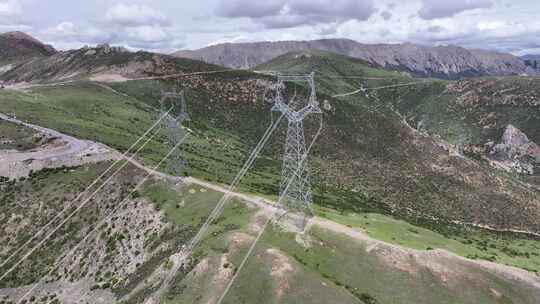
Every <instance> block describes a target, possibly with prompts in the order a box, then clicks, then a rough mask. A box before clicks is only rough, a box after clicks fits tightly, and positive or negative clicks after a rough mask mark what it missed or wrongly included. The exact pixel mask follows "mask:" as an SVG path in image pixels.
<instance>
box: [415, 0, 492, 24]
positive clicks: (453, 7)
mask: <svg viewBox="0 0 540 304" xmlns="http://www.w3.org/2000/svg"><path fill="white" fill-rule="evenodd" d="M492 6H493V2H492V0H422V8H421V9H420V11H419V12H418V15H419V16H420V18H422V19H426V20H431V19H439V18H446V17H452V16H454V15H456V14H459V13H461V12H464V11H468V10H473V9H479V8H489V7H492Z"/></svg>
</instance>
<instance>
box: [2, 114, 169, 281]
mask: <svg viewBox="0 0 540 304" xmlns="http://www.w3.org/2000/svg"><path fill="white" fill-rule="evenodd" d="M171 110H172V107H171V108H170V109H169V111H167V112H166V113H165V114H164V115H162V116H161V117H160V118H159V119H158V120H157V121H156V122H155V123H154V124H153V125H152V126H151V127H150V128H148V130H146V132H144V133H143V135H141V136H140V137H139V138H138V139H137V140H136V141H135V142H134V143H133V144H132V145H131V146H130V147H129V148H128V150H127V151H126V152H124V154H123V155H122V157H121V158H120V159H118V160H116V161H115V162H114V163H113V164H111V165H110V166H109V167H108V168H107V169H106V170H105V171H104V172H103V173H101V174H100V176H98V177H97V178H96V179H94V180H93V181H92V183H91V184H90V185H89V186H88V187H86V189H84V190H83V191H82V192H80V193H79V195H78V196H77V197H76V198H75V199H74V200H72V201H71V202H70V203H69V204H68V205H67V206H66V207H64V209H62V210H61V211H60V212H59V213H57V214H56V216H55V217H54V218H53V219H52V220H50V221H49V222H48V223H47V224H46V225H45V226H43V227H42V228H40V230H38V232H37V233H35V234H34V235H33V236H32V237H31V238H30V239H29V240H28V241H26V242H25V243H24V244H23V245H21V246H20V247H19V248H17V249H16V250H15V251H14V252H13V253H12V254H11V255H10V256H9V257H8V258H7V259H6V260H4V261H3V262H2V264H0V268H1V267H3V266H5V265H6V264H7V263H8V262H9V261H10V260H11V259H12V258H13V257H15V255H17V253H18V252H19V251H21V250H22V249H23V248H24V247H26V246H27V245H29V244H30V243H31V242H32V241H34V240H35V239H36V238H37V237H38V236H39V235H41V234H42V233H43V232H44V230H45V229H47V227H49V226H50V225H52V223H53V222H54V221H55V220H57V219H59V218H60V217H62V215H63V214H64V212H66V211H67V210H68V209H69V208H70V207H71V206H72V205H73V204H74V203H75V202H76V201H78V200H79V199H80V198H82V196H83V195H84V194H85V193H86V192H87V191H88V190H90V188H91V187H93V186H94V185H96V184H97V183H98V181H100V180H101V179H102V178H103V177H105V175H106V174H107V173H109V171H111V170H112V168H114V167H115V166H116V165H117V164H118V163H120V162H121V161H122V160H123V159H124V158H125V157H126V156H127V155H128V154H129V153H130V152H131V150H132V149H133V148H135V147H136V146H137V145H138V144H139V143H140V141H141V140H142V139H143V138H144V137H146V136H147V135H148V134H149V133H150V132H152V130H153V129H155V128H156V127H157V126H158V125H159V124H160V122H161V121H162V120H163V119H164V118H165V117H166V115H168V113H169V112H170V111H171ZM154 135H155V134H154ZM143 147H144V146H143ZM140 150H141V148H139V149H138V151H137V152H135V154H133V155H132V156H131V157H133V156H134V155H136V154H137V153H138V152H139V151H140ZM122 168H123V167H120V168H119V169H117V170H116V171H115V172H114V173H113V175H111V177H112V176H114V175H115V174H117V173H118V172H119V171H120V170H121V169H122ZM109 178H110V177H109ZM102 186H103V185H102ZM99 189H101V188H98V190H99ZM98 190H96V192H97V191H98ZM96 192H94V193H93V194H92V195H91V196H90V198H88V200H89V199H91V198H92V197H93V195H94V194H95V193H96ZM4 277H5V275H3V276H2V277H0V280H1V279H3V278H4Z"/></svg>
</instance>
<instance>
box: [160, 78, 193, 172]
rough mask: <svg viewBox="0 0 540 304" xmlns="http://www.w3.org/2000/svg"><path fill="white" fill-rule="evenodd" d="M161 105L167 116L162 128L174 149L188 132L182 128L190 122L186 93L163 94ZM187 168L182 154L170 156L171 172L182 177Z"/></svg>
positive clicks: (177, 153)
mask: <svg viewBox="0 0 540 304" xmlns="http://www.w3.org/2000/svg"><path fill="white" fill-rule="evenodd" d="M159 103H160V105H161V115H162V116H163V115H165V118H164V119H163V122H162V125H161V127H162V128H163V129H165V132H166V134H167V141H168V144H169V145H170V146H173V147H174V146H176V145H177V144H178V143H179V142H180V141H181V140H182V139H183V138H184V137H185V135H186V131H185V130H184V129H183V128H182V123H183V122H184V121H187V120H189V115H188V114H187V107H186V101H185V98H184V91H181V92H180V93H178V92H176V90H175V89H174V90H173V91H171V92H161V99H160V101H159ZM186 167H187V162H186V160H185V159H184V158H183V157H182V155H181V152H180V151H179V150H176V152H175V153H174V154H173V155H171V156H170V169H171V171H173V172H174V174H176V175H182V174H183V172H184V170H185V169H186Z"/></svg>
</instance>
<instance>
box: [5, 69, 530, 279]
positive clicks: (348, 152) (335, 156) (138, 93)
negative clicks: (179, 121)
mask: <svg viewBox="0 0 540 304" xmlns="http://www.w3.org/2000/svg"><path fill="white" fill-rule="evenodd" d="M332 65H333V64H332V62H330V66H332ZM334 66H338V67H340V66H343V65H335V64H334ZM349 68H351V69H355V71H357V72H360V70H366V75H368V76H374V75H373V74H371V73H379V74H384V75H386V74H385V73H388V72H385V71H377V70H372V69H369V68H365V67H364V66H363V65H359V66H355V65H351V67H349ZM336 73H337V72H336ZM379 76H380V75H379ZM232 77H236V78H239V79H244V78H249V77H251V76H250V75H249V74H246V73H244V72H238V73H236V75H234V76H219V77H217V76H216V77H212V78H210V79H213V80H216V79H217V80H219V81H227V80H230V79H231V78H232ZM354 81H356V80H354ZM170 85H171V84H170V83H163V82H157V81H135V82H126V83H119V84H116V85H114V88H115V89H117V90H120V91H122V92H126V93H128V94H129V95H131V96H134V97H136V99H135V98H132V97H125V96H121V95H117V94H115V93H113V92H111V91H109V90H107V89H104V88H101V87H98V86H96V85H95V84H92V83H76V84H72V85H66V86H62V87H52V88H40V89H37V90H35V92H37V96H38V98H34V95H32V94H30V95H26V94H24V93H20V92H14V91H4V92H2V97H3V98H4V99H5V100H6V102H5V103H3V104H2V105H0V111H3V112H16V113H18V114H19V117H23V118H24V119H28V120H30V121H32V122H35V123H38V124H42V125H44V126H48V127H52V128H55V129H58V130H60V131H63V132H66V133H71V134H74V135H77V136H80V137H83V138H90V139H95V140H98V141H101V142H104V143H106V144H109V145H111V146H113V147H116V148H118V149H120V150H123V149H126V148H127V147H128V145H129V143H130V141H133V140H134V139H135V137H136V136H137V135H138V134H141V133H142V132H143V130H144V127H145V126H148V125H150V124H151V121H152V119H153V118H154V117H156V115H157V111H156V110H155V108H154V107H155V106H156V100H157V99H158V97H159V92H160V91H161V89H162V88H168V87H170ZM321 90H329V89H328V88H326V89H325V88H324V86H321ZM212 93H213V92H212V91H205V90H201V89H198V88H195V89H191V90H188V106H189V109H190V114H191V116H192V122H191V123H190V124H189V127H190V128H191V129H192V130H193V131H194V136H192V137H191V138H190V139H189V140H188V142H187V143H186V145H185V147H184V154H185V156H186V158H187V159H188V161H189V163H190V169H191V170H190V171H191V172H190V173H192V174H193V175H195V176H197V177H202V178H205V179H208V180H211V181H214V182H220V183H229V182H230V181H231V180H232V178H233V176H234V175H235V174H236V172H237V170H238V169H239V167H240V165H241V163H242V161H243V160H244V159H245V158H246V157H247V155H248V154H249V150H250V149H251V147H253V146H254V145H255V143H256V141H257V140H258V138H259V136H260V134H262V133H263V132H264V129H265V128H266V126H267V123H266V122H267V121H268V122H269V119H268V115H267V113H268V112H266V111H267V110H268V109H267V107H266V106H262V105H259V104H255V105H254V106H253V107H246V106H245V104H243V103H228V104H227V103H225V102H222V101H221V102H216V100H217V101H220V99H219V98H216V97H215V96H213V95H212ZM218 97H219V96H218ZM323 98H324V96H323ZM212 99H213V100H214V102H212V101H211V100H212ZM358 100H359V101H360V102H361V103H366V104H364V105H361V106H358V105H351V104H348V103H344V104H339V105H335V109H334V110H333V111H331V112H329V113H327V114H325V115H326V116H325V121H326V122H325V124H327V128H326V130H325V134H323V136H322V138H321V140H320V141H321V144H320V145H316V148H315V151H314V154H313V156H314V157H313V163H314V165H313V167H314V182H315V184H314V185H315V194H316V203H317V204H319V205H322V206H326V207H330V208H333V209H339V210H349V211H351V210H353V211H356V212H373V211H375V212H383V213H388V212H389V209H388V206H387V205H386V204H385V203H384V202H389V201H390V202H391V201H396V200H399V201H410V203H411V204H413V205H415V206H418V205H420V206H423V208H430V209H425V210H426V211H429V212H433V210H437V207H436V206H437V203H439V204H441V205H447V204H448V203H447V202H448V199H449V198H448V195H451V199H454V200H455V199H464V198H461V197H459V195H460V193H461V192H463V191H465V192H467V191H478V189H471V188H470V187H469V186H465V185H464V184H463V183H462V182H459V181H456V180H454V179H452V178H447V177H444V176H441V175H440V174H437V173H433V172H429V170H428V171H426V172H427V174H426V172H424V171H422V170H426V168H423V167H422V165H421V167H420V168H419V167H418V163H417V162H418V161H424V159H423V158H419V159H418V153H419V151H414V149H411V147H410V145H409V143H408V141H409V140H410V135H408V134H406V132H405V131H404V130H403V128H402V126H400V124H399V123H397V122H396V120H397V116H396V115H395V114H394V113H393V112H391V111H388V109H386V108H384V107H379V105H377V107H374V106H373V105H369V104H367V103H368V99H365V98H359V99H358ZM239 121H241V122H242V123H241V124H239V123H238V122H239ZM261 122H263V123H261ZM102 126H104V128H103V127H102ZM341 130H345V132H342V131H341ZM309 132H312V128H308V136H309ZM283 136H284V134H283V130H282V129H281V130H278V133H277V135H276V137H278V140H274V141H273V142H271V143H270V147H269V148H268V149H266V150H265V151H264V155H263V158H262V159H260V160H258V161H257V162H256V164H255V168H254V170H252V171H250V173H249V174H248V176H247V177H246V178H245V179H244V182H243V183H242V185H241V188H242V189H243V190H245V191H251V192H257V193H263V194H266V195H275V193H277V185H278V182H279V173H280V172H279V168H280V162H279V161H277V160H276V159H275V158H274V157H276V156H277V155H279V153H280V151H281V149H282V147H281V143H280V141H279V138H283ZM163 141H164V138H163V137H162V136H161V137H160V140H156V141H154V142H153V143H152V145H151V146H152V147H151V149H148V150H146V151H143V153H142V155H143V157H144V159H145V160H146V161H147V162H148V163H153V162H155V161H156V160H157V158H158V156H159V155H163V154H164V153H165V151H166V145H165V144H164V143H163ZM351 164H352V166H351ZM419 170H420V171H419ZM369 172H381V173H383V174H380V175H377V174H370V173H369ZM419 172H422V173H421V174H426V175H420V176H417V175H418V173H419ZM411 176H412V178H411ZM415 176H416V177H415ZM434 181H436V184H435V185H434V184H433V183H434ZM424 183H426V184H425V185H424ZM358 185H359V186H360V187H361V188H360V189H356V190H355V191H351V188H352V187H357V186H358ZM404 186H405V187H404ZM484 188H489V186H486V187H484ZM455 189H460V190H458V192H456V191H455ZM463 189H467V190H463ZM358 190H360V191H358ZM441 190H442V192H441ZM484 191H486V190H484ZM465 194H467V193H465ZM456 195H458V197H457V198H456V197H452V196H456ZM467 199H470V197H468V198H467ZM427 202H429V204H428V203H427ZM456 208H457V209H458V210H461V208H459V207H458V206H457V207H456ZM463 210H466V209H463ZM458 216H459V214H458ZM487 218H488V217H487V216H486V217H485V219H487ZM442 230H443V231H444V229H442ZM429 246H431V245H430V243H429V242H426V246H425V247H426V248H427V247H429ZM482 257H486V256H485V255H482ZM515 264H521V263H515ZM526 267H530V266H526ZM530 268H532V269H536V266H535V265H533V267H530Z"/></svg>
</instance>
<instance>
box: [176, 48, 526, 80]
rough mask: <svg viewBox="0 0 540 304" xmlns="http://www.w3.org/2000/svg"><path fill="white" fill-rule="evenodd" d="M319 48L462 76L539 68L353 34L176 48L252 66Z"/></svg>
mask: <svg viewBox="0 0 540 304" xmlns="http://www.w3.org/2000/svg"><path fill="white" fill-rule="evenodd" d="M306 49H317V50H323V51H329V52H333V53H337V54H340V55H347V56H350V57H354V58H357V59H362V60H365V61H367V62H369V63H371V64H374V65H376V66H378V67H382V68H388V69H397V70H402V71H407V72H410V73H412V74H414V75H417V76H424V77H425V76H427V77H440V78H449V79H455V78H461V77H466V76H488V75H490V76H506V75H523V74H535V71H534V70H533V69H531V68H530V67H528V66H526V65H525V63H524V61H523V60H522V59H521V58H518V57H516V56H514V55H511V54H506V53H499V52H494V51H486V50H475V49H466V48H463V47H459V46H434V47H430V46H423V45H418V44H413V43H403V44H362V43H359V42H357V41H354V40H350V39H342V38H339V39H320V40H309V41H276V42H252V43H225V44H217V45H212V46H208V47H205V48H202V49H198V50H183V51H178V52H175V53H173V55H174V56H177V57H185V58H190V59H198V60H202V61H206V62H208V63H213V64H219V65H223V66H226V67H230V68H253V67H255V66H257V65H260V64H263V63H265V62H267V61H270V60H272V59H274V58H276V57H278V56H280V55H284V54H286V53H289V52H295V51H302V50H306Z"/></svg>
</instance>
